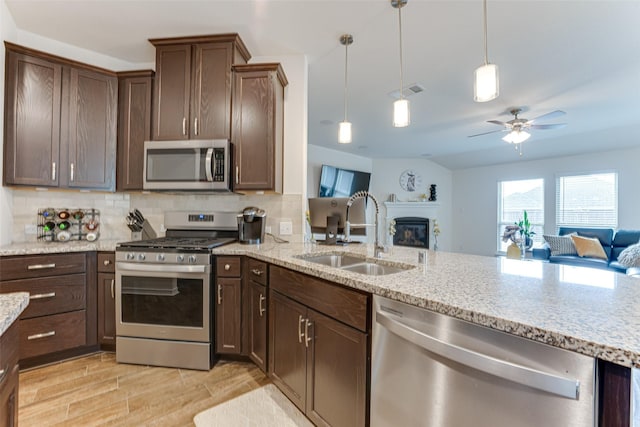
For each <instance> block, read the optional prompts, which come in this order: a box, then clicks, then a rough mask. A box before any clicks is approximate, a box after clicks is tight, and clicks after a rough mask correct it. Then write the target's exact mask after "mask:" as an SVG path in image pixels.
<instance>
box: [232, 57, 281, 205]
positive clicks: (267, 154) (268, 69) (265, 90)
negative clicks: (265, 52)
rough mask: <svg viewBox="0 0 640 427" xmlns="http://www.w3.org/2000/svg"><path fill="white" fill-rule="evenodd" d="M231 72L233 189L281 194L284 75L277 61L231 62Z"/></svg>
mask: <svg viewBox="0 0 640 427" xmlns="http://www.w3.org/2000/svg"><path fill="white" fill-rule="evenodd" d="M233 71H234V85H233V117H232V123H233V125H232V131H231V141H232V142H233V144H234V163H235V171H234V173H235V185H234V189H235V190H237V191H270V192H275V193H282V167H283V143H284V138H283V128H284V88H285V86H286V85H287V84H288V81H287V77H286V76H285V74H284V71H283V70H282V67H281V66H280V64H278V63H265V64H245V65H234V66H233Z"/></svg>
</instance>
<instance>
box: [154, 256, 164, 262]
mask: <svg viewBox="0 0 640 427" xmlns="http://www.w3.org/2000/svg"><path fill="white" fill-rule="evenodd" d="M156 260H158V261H160V262H163V261H164V254H158V256H156Z"/></svg>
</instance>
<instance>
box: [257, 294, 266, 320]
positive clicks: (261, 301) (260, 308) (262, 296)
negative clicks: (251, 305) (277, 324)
mask: <svg viewBox="0 0 640 427" xmlns="http://www.w3.org/2000/svg"><path fill="white" fill-rule="evenodd" d="M266 299H267V298H265V296H264V295H262V294H260V300H259V302H258V312H259V313H260V317H262V316H263V315H264V312H265V311H267V309H266V308H264V307H263V306H262V303H263V302H264V301H265V300H266Z"/></svg>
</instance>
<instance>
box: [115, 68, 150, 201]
mask: <svg viewBox="0 0 640 427" xmlns="http://www.w3.org/2000/svg"><path fill="white" fill-rule="evenodd" d="M152 92H153V71H150V70H147V71H128V72H122V73H118V167H117V176H116V189H117V190H118V191H131V190H142V181H143V176H142V175H143V173H144V172H143V165H144V141H148V140H150V139H151V95H152Z"/></svg>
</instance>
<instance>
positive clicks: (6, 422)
mask: <svg viewBox="0 0 640 427" xmlns="http://www.w3.org/2000/svg"><path fill="white" fill-rule="evenodd" d="M18 337H19V331H18V321H15V322H14V323H13V325H11V326H10V327H9V328H8V329H7V330H6V331H5V332H4V334H2V336H1V337H0V427H12V426H17V425H18V339H19V338H18Z"/></svg>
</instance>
